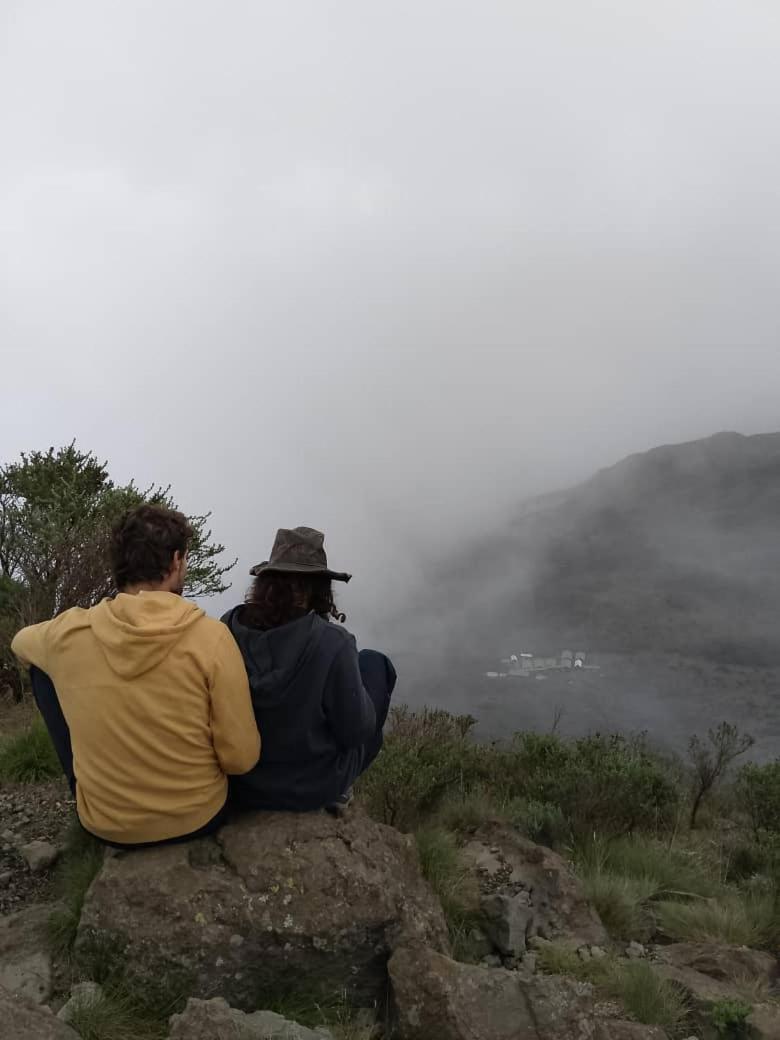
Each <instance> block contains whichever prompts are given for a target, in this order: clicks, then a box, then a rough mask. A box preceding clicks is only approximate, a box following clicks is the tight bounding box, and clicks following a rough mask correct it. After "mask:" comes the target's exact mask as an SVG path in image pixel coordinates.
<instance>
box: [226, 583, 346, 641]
mask: <svg viewBox="0 0 780 1040" xmlns="http://www.w3.org/2000/svg"><path fill="white" fill-rule="evenodd" d="M312 610H313V611H314V613H315V614H319V615H320V617H323V618H326V619H329V618H331V617H332V618H335V619H336V620H337V621H346V614H342V613H340V612H339V611H338V609H337V608H336V601H335V599H334V598H333V585H332V584H331V580H330V578H326V577H320V576H317V577H312V578H307V577H306V576H305V575H303V574H280V573H276V572H274V571H265V572H264V573H263V574H258V575H257V577H256V578H255V580H254V582H253V584H252V587H251V588H250V589H249V592H247V594H246V601H245V606H244V608H243V610H242V611H241V621H242V623H243V624H245V625H248V626H249V627H250V628H260V629H268V628H278V627H279V625H286V624H288V623H289V622H290V621H297V620H298V619H299V618H302V617H305V616H306V614H308V613H309V611H312Z"/></svg>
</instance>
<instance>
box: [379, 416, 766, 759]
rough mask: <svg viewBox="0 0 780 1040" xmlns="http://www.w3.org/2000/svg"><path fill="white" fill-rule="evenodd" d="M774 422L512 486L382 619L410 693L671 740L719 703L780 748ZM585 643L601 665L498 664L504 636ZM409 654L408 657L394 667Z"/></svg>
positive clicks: (487, 725)
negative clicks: (565, 669)
mask: <svg viewBox="0 0 780 1040" xmlns="http://www.w3.org/2000/svg"><path fill="white" fill-rule="evenodd" d="M779 532H780V434H765V435H757V436H750V437H746V436H742V435H740V434H737V433H721V434H717V435H716V436H713V437H710V438H707V439H705V440H700V441H694V442H691V443H687V444H680V445H670V446H664V447H659V448H656V449H654V450H652V451H649V452H646V453H643V454H639V455H634V456H631V457H629V458H627V459H624V460H623V461H622V462H619V463H618V464H617V465H615V466H613V467H611V468H610V469H606V470H603V471H601V472H599V473H597V474H596V475H595V476H593V477H592V478H591V479H589V480H587V481H586V482H585V483H583V484H581V485H579V486H577V487H575V488H572V489H571V490H568V491H563V492H560V493H556V494H551V495H546V496H543V497H541V498H537V499H533V500H531V501H528V502H525V503H522V504H521V505H520V506H519V507H518V509H517V511H516V512H515V514H514V515H513V516H512V517H511V518H510V519H509V521H508V522H507V524H506V527H505V528H504V529H503V530H501V531H496V532H493V533H490V534H486V535H485V536H484V537H482V538H480V539H476V540H474V541H473V542H472V543H471V544H468V545H464V546H463V549H462V551H461V552H459V553H458V554H457V555H455V556H453V557H452V558H450V559H447V560H445V561H444V562H443V563H439V564H438V565H437V566H436V568H435V569H432V570H431V571H430V572H429V573H428V574H427V575H426V576H425V581H424V583H423V585H424V592H423V593H422V594H421V595H419V596H418V597H417V598H416V599H415V602H414V603H413V604H411V605H408V606H407V610H406V612H405V614H404V615H402V616H400V617H398V618H396V619H395V621H394V623H393V624H392V625H391V627H390V632H391V641H392V645H393V647H394V648H397V651H396V652H397V656H398V658H399V662H400V663H401V666H402V667H403V670H404V677H405V690H406V691H408V696H409V699H410V700H411V701H412V702H417V701H428V702H430V701H431V700H434V701H435V702H436V703H441V704H447V705H449V706H452V707H456V708H459V709H460V710H469V711H472V712H473V713H474V714H477V715H479V717H480V720H481V722H482V725H483V729H484V730H485V732H486V733H487V734H488V735H493V736H498V735H503V734H505V733H506V732H507V728H509V729H512V728H518V727H519V726H521V725H532V726H536V727H542V728H544V727H545V726H547V725H549V724H551V723H552V720H553V718H554V716H555V715H556V713H559V712H560V711H562V712H563V718H562V720H561V725H562V726H563V727H564V728H567V727H568V729H569V730H571V731H587V730H592V729H596V728H602V729H603V728H619V729H647V730H648V731H649V733H650V735H651V736H652V737H653V738H654V739H656V740H658V741H660V742H662V743H668V744H671V745H674V746H677V747H680V746H682V745H683V744H684V742H685V740H687V737H688V735H689V734H690V733H691V732H693V731H694V730H698V731H702V730H703V729H706V727H707V726H708V725H711V724H714V723H716V722H718V721H719V720H720V719H721V718H729V719H731V720H733V721H738V722H740V723H741V724H743V725H745V726H749V727H750V728H751V729H752V731H753V732H754V735H755V736H756V737H757V738H758V741H759V744H758V748H759V753H760V754H762V755H767V754H779V753H780V709H779V708H777V707H776V705H777V692H778V677H779V676H780V634H778V629H777V619H778V616H780V577H779V576H780V533H779ZM566 647H569V648H573V649H574V648H582V649H585V650H586V651H587V652H588V655H589V656H588V660H589V661H591V662H593V663H594V664H596V663H597V664H599V666H600V667H599V669H598V670H594V671H593V672H589V673H588V674H587V675H585V674H581V675H580V674H578V675H573V674H571V673H569V674H563V673H554V674H550V675H548V676H545V681H544V682H543V683H542V682H539V681H537V680H535V679H534V678H529V679H512V678H508V679H505V680H501V681H496V680H490V679H486V677H485V673H486V672H487V671H490V670H500V668H501V664H500V662H501V660H502V659H506V658H507V657H508V656H509V655H510V654H512V653H518V652H521V651H530V652H535V653H552V654H555V653H559V652H560V651H561V650H562V649H563V648H566ZM404 665H407V667H404Z"/></svg>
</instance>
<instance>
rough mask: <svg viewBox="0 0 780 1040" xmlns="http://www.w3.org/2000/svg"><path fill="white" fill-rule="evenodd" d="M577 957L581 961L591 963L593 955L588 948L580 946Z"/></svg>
mask: <svg viewBox="0 0 780 1040" xmlns="http://www.w3.org/2000/svg"><path fill="white" fill-rule="evenodd" d="M577 956H578V957H579V959H580V960H581V961H589V960H591V957H592V954H591V952H590V950H589V949H588V947H587V946H580V948H579V950H577Z"/></svg>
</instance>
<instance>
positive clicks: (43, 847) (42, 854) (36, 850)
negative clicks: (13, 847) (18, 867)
mask: <svg viewBox="0 0 780 1040" xmlns="http://www.w3.org/2000/svg"><path fill="white" fill-rule="evenodd" d="M19 855H20V856H21V857H22V859H23V860H24V861H25V863H26V864H27V866H28V867H29V868H30V872H31V873H33V874H40V873H42V872H43V871H44V870H48V869H49V867H50V866H51V865H52V863H54V861H55V860H56V858H57V856H58V855H59V849H58V848H57V846H56V845H52V844H51V842H48V841H41V840H40V839H36V840H35V841H31V842H28V844H27V845H22V846H21V847H20V848H19Z"/></svg>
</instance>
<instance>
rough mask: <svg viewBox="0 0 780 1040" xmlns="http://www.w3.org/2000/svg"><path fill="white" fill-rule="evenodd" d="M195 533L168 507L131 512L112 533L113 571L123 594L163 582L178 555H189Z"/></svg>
mask: <svg viewBox="0 0 780 1040" xmlns="http://www.w3.org/2000/svg"><path fill="white" fill-rule="evenodd" d="M193 534H194V531H193V529H192V527H191V526H190V523H189V521H188V520H187V517H186V516H185V515H184V514H183V513H179V512H178V511H177V510H175V509H167V508H166V507H165V506H150V505H142V506H136V508H135V509H131V510H130V512H129V513H125V515H124V516H123V517H122V518H121V519H120V520H119V521H118V523H117V524H116V525H115V526H114V529H113V531H112V532H111V545H110V550H109V552H110V556H111V569H112V571H113V574H114V582H115V584H116V587H117V589H119V590H120V591H121V590H122V589H126V588H127V587H128V586H130V585H138V584H140V583H141V582H156V581H162V580H163V578H164V577H165V576H166V574H168V572H169V571H170V569H171V564H172V563H173V557H174V554H175V553H177V552H180V553H181V554H182V555H184V553H185V552H186V551H187V549H188V547H189V544H190V542H191V541H192V536H193Z"/></svg>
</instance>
